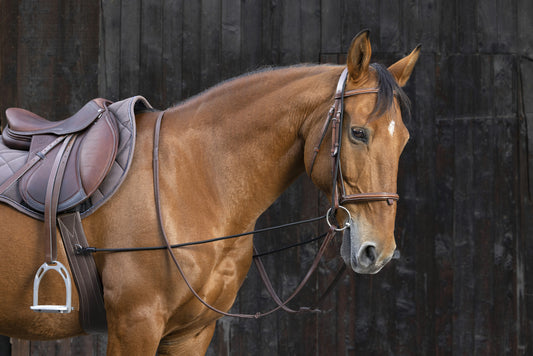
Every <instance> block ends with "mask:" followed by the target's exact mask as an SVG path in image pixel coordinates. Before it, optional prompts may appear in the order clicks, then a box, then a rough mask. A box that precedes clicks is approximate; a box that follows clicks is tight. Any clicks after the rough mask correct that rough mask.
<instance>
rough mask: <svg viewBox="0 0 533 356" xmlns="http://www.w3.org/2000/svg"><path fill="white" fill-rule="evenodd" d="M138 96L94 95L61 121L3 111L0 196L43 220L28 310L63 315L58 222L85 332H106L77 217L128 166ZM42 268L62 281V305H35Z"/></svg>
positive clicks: (144, 105)
mask: <svg viewBox="0 0 533 356" xmlns="http://www.w3.org/2000/svg"><path fill="white" fill-rule="evenodd" d="M150 109H152V107H151V105H150V104H149V103H148V102H147V101H146V99H144V98H143V97H140V96H136V97H132V98H129V99H126V100H123V101H120V102H118V103H115V104H113V103H112V102H110V101H108V100H105V99H94V100H91V101H90V102H88V103H87V104H86V105H85V106H83V107H82V108H81V109H80V110H79V111H78V112H77V113H75V114H74V115H72V116H71V117H69V118H67V119H64V120H61V121H49V120H46V119H45V118H43V117H41V116H39V115H37V114H34V113H32V112H30V111H27V110H24V109H19V108H10V109H7V110H6V119H7V126H6V127H5V128H4V130H3V131H2V140H0V141H1V142H0V201H2V202H4V203H7V204H9V205H11V206H13V207H14V208H16V209H17V210H19V211H21V212H23V213H25V214H26V215H29V216H31V217H33V218H36V219H39V220H43V221H44V228H45V234H44V235H45V239H46V241H45V246H46V247H45V255H46V259H45V263H44V264H43V265H42V266H41V267H40V268H39V270H38V271H37V273H36V276H35V280H34V294H33V306H32V307H31V309H32V310H34V311H38V312H49V313H69V312H70V311H71V310H72V309H73V308H72V306H71V281H70V276H69V273H68V271H67V269H66V268H65V267H64V266H63V265H62V264H61V263H60V262H59V261H57V237H56V231H57V226H59V229H60V232H61V237H62V239H63V243H64V246H65V249H66V252H67V257H68V259H69V263H70V267H71V270H72V272H73V275H74V280H75V282H76V286H77V288H78V294H79V297H80V321H81V324H82V327H83V328H84V330H85V331H86V332H103V331H105V330H106V318H105V308H104V303H103V297H102V287H101V281H100V279H99V276H98V272H97V270H96V265H95V264H94V260H93V258H92V256H83V255H79V254H77V253H76V245H84V246H86V245H87V241H86V237H85V235H84V232H83V226H82V224H81V218H83V217H85V216H88V215H89V214H91V213H92V212H94V211H95V210H96V209H97V208H98V207H99V206H101V205H102V204H104V203H105V202H106V201H107V200H108V199H109V198H110V197H111V196H112V195H113V194H114V192H115V191H116V190H117V189H118V187H119V186H120V184H121V183H122V181H123V180H124V178H125V177H126V174H127V172H128V170H129V166H130V164H131V160H132V157H133V151H134V146H135V112H138V111H141V110H150ZM50 270H55V271H56V272H58V273H59V274H60V276H61V277H62V278H63V280H64V282H65V287H66V295H65V299H66V303H65V305H40V304H39V302H38V295H39V284H40V282H41V279H42V278H43V276H44V275H45V274H46V273H47V272H48V271H50Z"/></svg>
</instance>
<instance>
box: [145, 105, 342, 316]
mask: <svg viewBox="0 0 533 356" xmlns="http://www.w3.org/2000/svg"><path fill="white" fill-rule="evenodd" d="M164 114H165V111H162V112H161V113H160V114H159V116H158V118H157V121H156V124H155V129H154V146H153V179H154V198H155V206H156V213H157V218H158V222H159V228H160V230H161V234H162V235H163V240H164V242H165V245H166V249H167V250H168V253H169V255H170V257H171V259H172V261H173V262H174V265H175V266H176V268H177V269H178V272H179V273H180V275H181V277H182V278H183V280H184V282H185V284H186V285H187V288H189V290H190V291H191V293H192V294H193V295H194V297H195V298H196V299H197V300H198V301H199V302H200V303H202V304H203V305H204V306H205V307H206V308H208V309H210V310H212V311H214V312H216V313H218V314H221V315H224V316H231V317H238V318H245V319H258V318H261V317H264V316H267V315H270V314H272V313H274V312H275V311H277V310H279V309H284V310H285V311H287V312H290V313H296V312H305V311H317V310H314V309H312V308H300V309H299V310H293V309H290V308H288V307H287V306H286V305H287V303H288V302H290V301H291V300H292V299H293V298H294V297H295V296H296V295H297V294H298V293H299V292H300V291H301V290H302V288H303V287H304V286H305V284H307V282H308V281H309V278H310V277H311V275H312V274H313V273H314V271H315V270H316V269H317V267H318V264H319V262H320V259H321V258H322V256H323V255H324V253H325V251H326V248H327V246H328V245H329V243H330V242H331V240H332V239H333V238H334V237H335V235H336V231H337V230H336V226H334V225H332V226H330V228H329V231H328V233H327V234H326V237H325V238H324V241H323V242H322V245H321V246H320V249H319V251H318V253H317V254H316V256H315V258H314V260H313V263H312V264H311V267H310V268H309V270H308V272H307V273H306V275H305V276H304V278H303V279H302V281H301V282H300V284H299V285H298V286H297V287H296V289H295V290H294V292H293V293H292V294H291V295H290V296H289V297H288V298H287V299H286V300H285V301H282V300H281V299H280V298H279V297H278V295H277V294H276V292H275V291H274V289H273V287H272V284H271V282H270V279H269V278H268V276H267V274H266V271H265V268H264V266H263V263H262V262H261V260H260V259H259V258H257V259H254V260H255V261H256V266H257V268H258V270H259V274H260V276H261V278H262V279H263V282H264V284H265V286H266V288H267V290H268V292H269V294H270V295H271V296H272V299H273V300H274V301H275V302H276V304H277V305H278V306H277V307H275V308H273V309H271V310H269V311H267V312H263V313H261V312H258V313H255V314H233V313H228V312H225V311H223V310H220V309H218V308H216V307H214V306H212V305H210V304H209V303H207V302H206V301H205V300H204V299H203V298H202V297H201V296H200V295H199V294H198V293H197V292H196V290H195V289H194V288H193V287H192V285H191V283H190V282H189V280H188V278H187V276H186V275H185V273H184V272H183V269H182V268H181V265H180V263H179V262H178V260H177V258H176V255H175V254H174V251H173V250H172V245H171V244H170V240H169V239H168V236H167V234H166V232H165V227H164V222H163V215H162V212H161V192H160V188H159V138H160V133H161V122H162V120H163V116H164ZM334 282H335V281H334ZM328 290H329V288H328Z"/></svg>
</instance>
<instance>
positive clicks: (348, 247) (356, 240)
mask: <svg viewBox="0 0 533 356" xmlns="http://www.w3.org/2000/svg"><path fill="white" fill-rule="evenodd" d="M381 254H382V253H381V252H380V251H379V248H378V247H377V244H375V243H374V242H369V241H365V242H361V236H360V234H359V231H358V228H357V225H355V224H353V221H352V224H351V225H350V227H349V228H348V229H346V230H345V231H344V234H343V239H342V246H341V256H342V258H343V259H344V262H345V263H346V264H347V265H349V266H350V267H351V268H352V270H353V271H354V272H356V273H359V274H376V273H378V272H379V271H381V269H382V268H383V267H384V266H385V265H386V264H387V263H388V262H389V261H390V260H391V259H393V257H394V256H395V255H396V254H391V255H390V256H387V257H386V258H381Z"/></svg>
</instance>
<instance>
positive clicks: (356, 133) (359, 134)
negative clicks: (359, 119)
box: [352, 127, 368, 143]
mask: <svg viewBox="0 0 533 356" xmlns="http://www.w3.org/2000/svg"><path fill="white" fill-rule="evenodd" d="M352 136H353V138H355V139H356V140H358V141H363V142H365V143H366V142H368V135H367V133H366V130H365V129H362V128H360V127H352Z"/></svg>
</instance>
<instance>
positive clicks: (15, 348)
mask: <svg viewBox="0 0 533 356" xmlns="http://www.w3.org/2000/svg"><path fill="white" fill-rule="evenodd" d="M30 350H31V346H30V342H29V341H28V340H22V339H11V356H30Z"/></svg>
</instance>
